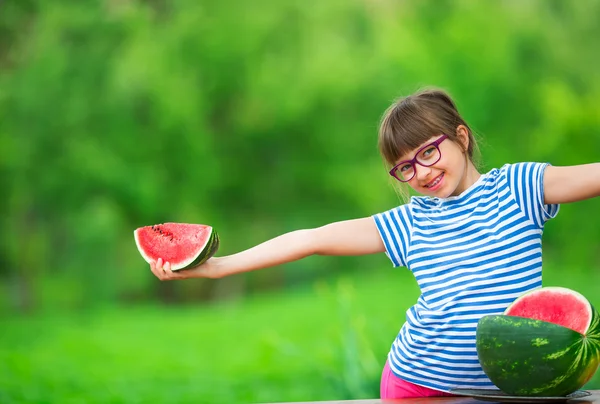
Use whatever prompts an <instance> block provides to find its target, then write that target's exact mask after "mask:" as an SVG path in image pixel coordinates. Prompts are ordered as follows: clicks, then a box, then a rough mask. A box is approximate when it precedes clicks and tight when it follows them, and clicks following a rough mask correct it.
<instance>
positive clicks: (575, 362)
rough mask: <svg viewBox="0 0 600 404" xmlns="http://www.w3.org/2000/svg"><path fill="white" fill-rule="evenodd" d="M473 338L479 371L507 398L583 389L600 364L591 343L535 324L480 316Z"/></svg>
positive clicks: (545, 324)
mask: <svg viewBox="0 0 600 404" xmlns="http://www.w3.org/2000/svg"><path fill="white" fill-rule="evenodd" d="M476 338H477V354H478V357H479V361H480V363H481V367H482V368H483V370H484V372H485V373H486V375H487V376H488V377H489V378H490V380H491V381H492V382H493V383H494V384H496V386H497V387H498V388H499V389H501V390H502V391H504V392H505V393H507V394H511V395H520V396H564V395H566V394H569V393H572V392H573V391H575V390H577V389H578V388H580V387H581V386H582V385H583V384H585V381H587V380H589V378H590V377H591V375H593V373H594V372H595V370H596V369H597V368H598V364H599V362H600V352H599V351H600V346H599V344H598V343H597V342H596V340H595V339H594V340H592V339H591V338H588V337H586V336H584V335H582V334H580V333H578V332H576V331H573V330H571V329H569V328H566V327H562V326H559V325H556V324H553V323H549V322H545V321H540V320H533V319H529V318H523V317H515V316H506V315H495V316H484V317H482V318H481V320H480V321H479V324H478V327H477V337H476Z"/></svg>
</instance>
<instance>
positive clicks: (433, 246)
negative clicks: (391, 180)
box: [374, 163, 559, 391]
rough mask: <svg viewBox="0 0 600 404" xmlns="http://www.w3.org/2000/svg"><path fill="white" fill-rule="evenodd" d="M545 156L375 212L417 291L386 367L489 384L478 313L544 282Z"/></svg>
mask: <svg viewBox="0 0 600 404" xmlns="http://www.w3.org/2000/svg"><path fill="white" fill-rule="evenodd" d="M546 166H547V164H540V163H519V164H512V165H505V166H503V167H502V168H500V169H494V170H491V171H490V172H488V173H487V174H484V175H482V176H481V177H480V179H479V180H478V181H477V182H476V183H475V184H474V185H472V186H471V187H470V188H469V189H467V190H466V191H465V192H463V193H462V194H461V195H459V196H456V197H450V198H446V199H439V198H429V197H413V198H412V199H411V201H410V203H408V204H406V205H402V206H399V207H397V208H394V209H392V210H389V211H387V212H384V213H380V214H377V215H375V216H374V220H375V223H376V225H377V228H378V230H379V233H380V235H381V238H382V240H383V243H384V245H385V247H386V254H387V256H388V257H389V258H390V260H391V261H392V264H393V265H394V266H396V267H397V266H405V267H407V268H408V269H409V270H410V271H411V272H412V273H413V275H414V277H415V279H416V281H417V283H418V285H419V288H420V290H421V296H420V297H419V298H418V300H417V302H416V304H415V305H414V306H413V307H411V308H410V309H409V310H408V311H407V312H406V322H405V324H404V325H403V326H402V328H401V330H400V332H399V333H398V336H397V337H396V339H395V341H394V342H393V344H392V347H391V349H390V353H389V355H388V361H389V365H390V368H391V370H392V372H393V373H394V374H395V375H397V376H398V377H400V378H402V379H404V380H407V381H409V382H412V383H415V384H418V385H421V386H425V387H429V388H432V389H436V390H441V391H449V390H450V389H452V388H463V389H467V388H493V387H494V385H493V383H492V382H491V381H490V380H489V379H488V377H487V376H486V375H485V373H484V372H483V370H482V368H481V366H480V365H479V362H478V357H477V351H476V343H475V342H476V341H475V333H476V329H477V322H478V320H479V319H480V318H481V317H483V316H486V315H494V314H502V313H503V312H504V310H505V309H506V307H508V305H509V304H510V303H511V302H513V301H514V300H515V299H516V298H517V297H519V296H520V295H521V294H523V293H525V292H527V291H530V290H533V289H535V288H539V287H540V286H541V263H542V254H541V236H542V232H543V227H544V223H545V222H546V221H547V220H548V219H550V218H552V217H554V216H556V214H557V213H558V210H559V207H558V205H544V204H543V174H544V169H545V168H546Z"/></svg>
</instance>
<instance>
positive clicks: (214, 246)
mask: <svg viewBox="0 0 600 404" xmlns="http://www.w3.org/2000/svg"><path fill="white" fill-rule="evenodd" d="M219 245H220V239H219V235H218V234H217V232H216V231H215V230H214V229H213V230H212V232H211V235H210V238H209V239H208V240H207V242H206V245H205V246H204V248H203V249H202V251H201V252H200V254H198V256H197V257H196V258H195V259H194V260H193V261H192V262H191V263H190V264H188V265H186V266H185V267H183V268H171V270H173V271H180V270H183V269H189V268H193V267H197V266H198V265H202V264H204V263H205V262H206V261H208V260H209V259H210V258H212V256H213V255H215V253H216V252H217V250H218V249H219Z"/></svg>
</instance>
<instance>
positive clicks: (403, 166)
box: [390, 135, 448, 182]
mask: <svg viewBox="0 0 600 404" xmlns="http://www.w3.org/2000/svg"><path fill="white" fill-rule="evenodd" d="M446 139H448V136H447V135H442V137H440V138H439V139H438V140H436V141H435V142H432V143H429V144H427V145H425V146H423V147H421V148H420V149H419V150H417V152H416V153H415V157H413V158H412V160H404V161H401V162H399V163H398V164H396V165H395V166H394V168H392V169H391V170H390V175H391V176H392V177H394V178H395V179H397V180H398V181H400V182H408V181H410V180H412V179H413V177H414V176H415V175H416V174H417V164H419V165H421V166H423V167H430V166H432V165H434V164H435V163H437V162H438V161H440V159H441V158H442V152H441V151H440V147H439V146H440V143H442V142H443V141H444V140H446Z"/></svg>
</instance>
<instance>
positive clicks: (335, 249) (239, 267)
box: [150, 217, 385, 280]
mask: <svg viewBox="0 0 600 404" xmlns="http://www.w3.org/2000/svg"><path fill="white" fill-rule="evenodd" d="M383 251H385V247H384V245H383V241H382V240H381V237H380V236H379V232H378V230H377V226H376V225H375V221H374V220H373V218H371V217H366V218H362V219H354V220H347V221H342V222H336V223H331V224H328V225H326V226H323V227H319V228H315V229H305V230H297V231H293V232H290V233H286V234H283V235H281V236H279V237H275V238H273V239H271V240H268V241H265V242H264V243H262V244H259V245H257V246H256V247H252V248H250V249H248V250H245V251H242V252H239V253H237V254H233V255H228V256H224V257H213V258H211V259H209V260H208V261H207V262H205V263H204V264H202V265H200V266H198V267H195V268H191V269H186V270H183V271H177V272H173V271H171V266H170V265H169V263H165V262H163V261H162V260H161V259H159V260H158V261H157V262H155V263H152V264H150V269H151V270H152V272H153V273H154V275H156V277H158V278H159V279H160V280H173V279H187V278H222V277H224V276H227V275H233V274H237V273H240V272H248V271H253V270H255V269H261V268H267V267H272V266H275V265H280V264H285V263H287V262H291V261H296V260H299V259H302V258H304V257H308V256H309V255H315V254H317V255H366V254H374V253H378V252H383Z"/></svg>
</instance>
